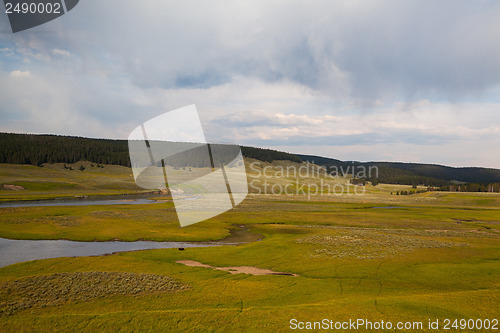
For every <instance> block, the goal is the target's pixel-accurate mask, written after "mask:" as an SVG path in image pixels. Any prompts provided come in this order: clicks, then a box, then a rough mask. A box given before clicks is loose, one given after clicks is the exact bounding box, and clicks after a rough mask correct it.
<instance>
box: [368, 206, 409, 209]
mask: <svg viewBox="0 0 500 333" xmlns="http://www.w3.org/2000/svg"><path fill="white" fill-rule="evenodd" d="M372 208H373V209H407V208H411V207H405V206H380V207H372Z"/></svg>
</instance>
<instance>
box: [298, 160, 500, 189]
mask: <svg viewBox="0 0 500 333" xmlns="http://www.w3.org/2000/svg"><path fill="white" fill-rule="evenodd" d="M297 156H299V157H300V158H301V159H302V160H303V161H309V162H311V163H315V164H319V165H323V166H325V167H327V168H329V169H330V170H331V169H335V168H337V169H341V168H342V170H347V168H348V167H350V169H349V170H352V169H353V167H354V169H355V170H357V169H359V168H363V167H364V168H366V169H368V168H369V167H370V166H376V167H377V169H378V175H377V177H375V175H368V177H367V178H372V179H373V178H377V181H380V182H382V183H388V184H405V185H412V184H417V185H420V184H425V185H431V186H445V185H449V184H450V182H453V181H455V182H464V183H482V184H489V183H499V182H500V170H499V169H490V168H473V167H467V168H454V167H448V166H443V165H436V164H418V163H397V162H366V163H365V162H356V161H354V162H347V161H340V160H336V159H332V158H326V157H319V156H313V155H297Z"/></svg>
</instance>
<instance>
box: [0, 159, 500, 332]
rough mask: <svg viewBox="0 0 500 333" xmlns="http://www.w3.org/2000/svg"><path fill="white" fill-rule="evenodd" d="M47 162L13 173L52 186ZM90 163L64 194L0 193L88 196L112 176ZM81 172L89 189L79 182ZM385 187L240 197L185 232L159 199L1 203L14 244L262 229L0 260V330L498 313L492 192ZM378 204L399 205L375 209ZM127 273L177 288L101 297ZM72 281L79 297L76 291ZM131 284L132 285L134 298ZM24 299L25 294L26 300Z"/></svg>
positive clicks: (283, 323) (225, 325) (283, 327)
mask: <svg viewBox="0 0 500 333" xmlns="http://www.w3.org/2000/svg"><path fill="white" fill-rule="evenodd" d="M30 168H34V167H30ZM54 168H55V170H52V171H50V170H49V169H48V168H47V169H45V168H36V169H34V170H32V169H29V170H28V171H26V170H25V171H26V174H25V175H24V176H22V177H21V176H18V178H19V180H18V181H20V182H25V184H26V187H27V188H28V183H29V182H35V183H36V182H37V180H36V179H38V181H39V182H41V183H43V179H45V178H43V177H46V176H47V179H46V180H47V181H49V182H48V184H52V183H57V181H56V180H54V177H55V176H54V175H56V174H59V172H63V173H64V172H65V171H61V170H59V169H57V168H58V166H54ZM106 168H107V167H106ZM106 168H105V169H104V170H106ZM0 169H1V170H3V172H4V174H3V175H2V176H1V177H4V178H1V177H0V179H1V180H0V182H1V183H4V184H13V182H10V181H11V180H13V179H14V178H15V175H14V176H13V175H12V174H9V175H7V176H5V172H6V170H10V172H11V173H14V174H15V172H16V171H15V168H12V169H9V167H7V166H2V168H0ZM42 169H44V170H43V171H42ZM23 170H24V169H23ZM47 170H49V171H47ZM102 170H103V169H100V170H96V171H95V173H96V174H95V175H94V176H95V177H96V178H94V179H93V180H92V177H90V175H81V174H76V175H75V174H71V173H69V171H68V174H64V177H66V178H61V179H62V182H63V183H64V184H68V182H70V181H74V183H75V184H76V185H75V187H73V188H64V186H61V187H57V186H56V187H54V186H52V185H46V186H47V190H46V191H45V192H44V191H42V190H35V189H32V190H28V191H27V192H34V193H35V194H32V193H27V192H24V194H22V193H21V194H18V193H16V194H15V195H13V194H5V192H7V191H4V192H2V196H3V197H4V198H6V197H9V196H10V197H12V196H16V195H17V196H18V198H23V195H26V198H34V197H36V196H43V195H52V194H54V195H55V194H58V193H59V194H60V193H65V194H67V195H75V194H77V193H82V192H79V190H78V191H77V190H76V189H79V188H81V187H84V186H86V188H87V190H88V191H90V192H92V193H97V192H98V191H100V189H99V188H98V187H99V186H100V185H103V184H106V182H110V180H109V179H113V175H111V174H110V175H109V176H106V172H107V171H102ZM23 172H24V171H23ZM30 172H33V173H34V175H35V176H36V177H34V179H32V180H28V179H29V175H30ZM44 172H47V174H43V173H44ZM73 172H80V171H73ZM84 172H85V171H84ZM125 173H126V170H123V174H125ZM20 174H22V172H20ZM50 175H52V176H54V177H52V176H51V177H49V176H50ZM8 177H10V178H8ZM37 177H39V178H37ZM71 177H73V178H71ZM78 177H82V178H80V179H78ZM106 177H111V178H109V179H108V178H106ZM7 178H8V179H7ZM16 179H17V178H16ZM106 179H107V180H106ZM6 180H7V181H6ZM87 180H88V181H89V184H91V185H89V184H86V183H85V184H84V182H86V181H87ZM122 181H125V182H128V180H117V183H116V184H119V183H120V182H122ZM280 181H281V180H280ZM92 182H94V183H92ZM111 183H112V182H111ZM92 184H93V185H92ZM107 184H109V183H107ZM40 186H44V185H40ZM106 186H108V185H106ZM127 186H128V185H127ZM102 187H104V185H103V186H102ZM110 187H111V186H110ZM125 188H127V187H126V186H125ZM396 188H400V186H390V185H383V184H382V185H379V186H378V187H375V188H373V187H370V186H369V187H368V188H367V194H366V195H365V196H360V197H352V196H351V197H349V196H347V195H344V196H338V197H325V196H318V197H313V198H312V200H305V199H304V197H301V196H293V197H288V196H253V195H251V196H249V197H248V198H247V199H246V200H245V201H244V202H243V203H242V204H241V205H239V206H238V207H237V208H235V209H233V210H231V211H229V212H226V213H224V214H222V215H219V216H217V217H215V218H212V219H210V220H208V221H204V222H202V223H197V224H194V225H192V226H189V227H186V228H180V227H179V225H178V222H177V219H176V216H175V212H174V210H173V205H172V203H169V202H165V203H157V204H151V205H116V206H64V207H62V206H61V207H31V208H27V207H25V208H0V237H7V238H13V239H61V238H64V239H73V240H111V239H121V240H127V241H132V240H138V239H150V240H176V241H180V240H196V241H201V240H215V239H221V238H223V237H225V236H227V235H229V230H230V229H231V228H233V227H234V225H247V226H249V227H250V229H251V231H252V232H256V233H259V234H262V235H263V236H264V239H263V240H262V241H257V242H252V243H248V244H243V245H239V246H219V247H210V248H187V249H185V251H178V250H177V249H164V250H148V251H137V252H128V253H118V254H114V255H107V256H94V257H78V258H70V257H66V258H56V259H47V260H37V261H31V262H25V263H19V264H15V265H10V266H7V267H4V268H0V285H2V286H4V287H3V290H4V292H3V293H0V297H1V299H0V303H5V302H7V303H9V302H11V303H12V302H14V303H15V304H16V308H15V311H13V312H12V313H11V314H9V315H3V316H0V331H2V332H17V331H36V332H43V331H54V330H60V331H73V332H74V331H86V332H95V331H108V332H116V331H125V332H128V331H130V332H132V331H166V332H179V331H189V332H237V331H250V332H275V331H290V329H289V321H290V319H292V318H295V319H297V320H299V321H320V320H322V319H324V318H327V319H331V320H334V321H346V320H349V319H358V318H363V319H367V320H371V321H380V320H384V321H392V322H393V323H396V322H398V321H422V322H423V323H424V327H426V326H425V325H426V323H427V321H428V319H432V320H435V319H440V321H441V322H442V321H443V319H445V318H448V319H462V318H464V319H469V318H473V319H477V318H483V319H484V318H489V319H494V318H498V308H499V307H500V292H499V288H500V241H499V239H500V232H499V221H500V205H499V198H500V196H499V195H492V194H473V193H465V194H464V193H423V194H418V195H412V196H395V195H392V196H391V195H390V192H391V189H396ZM39 189H40V187H39ZM9 193H11V192H9ZM384 206H399V207H400V208H385V209H384V208H374V207H384ZM177 260H196V261H199V262H201V263H204V264H208V265H211V266H216V267H228V266H256V267H260V268H266V269H271V270H273V271H279V272H289V273H295V274H298V275H299V276H297V277H293V276H278V275H268V276H252V275H246V274H234V275H233V274H230V273H228V272H224V271H220V270H212V269H210V268H203V267H188V266H184V265H182V264H178V263H176V261H177ZM95 272H107V273H105V274H108V275H106V276H110V277H112V278H108V277H106V278H104V279H102V283H101V282H99V283H100V284H99V283H98V282H95V283H96V288H98V289H99V288H101V289H99V290H105V291H106V292H102V293H101V292H97V294H95V293H94V294H92V292H91V291H90V290H89V289H92V288H88V286H85V285H82V281H81V279H80V280H79V279H76V280H75V281H74V282H73V280H72V279H69V278H68V277H73V276H87V275H86V274H90V276H94V274H95ZM99 274H101V273H99ZM103 274H104V273H103ZM122 274H123V275H122ZM137 274H150V275H151V276H154V277H155V278H158V279H160V280H161V279H163V278H164V279H166V280H167V281H176V283H179V285H183V286H189V288H185V289H184V290H182V291H178V292H173V293H172V292H168V293H158V292H156V291H155V290H150V289H148V288H145V286H147V285H150V284H151V283H149V282H144V283H145V284H141V283H136V282H134V283H135V284H133V288H131V289H130V288H129V289H127V288H125V291H124V292H107V291H108V290H111V291H113V290H122V289H119V288H118V287H119V286H120V285H121V284H122V282H120V281H122V277H126V276H129V275H130V276H132V277H134V276H136V275H137ZM148 276H149V275H148ZM61 277H63V280H62V282H61V283H58V284H57V285H63V286H67V288H68V290H70V292H69V294H68V295H69V296H68V295H67V296H60V297H52V296H51V295H52V291H53V290H56V291H57V293H59V292H60V290H61V288H59V287H55V285H54V284H50V285H47V283H46V282H44V281H48V280H49V281H52V280H54V279H55V280H56V281H59V279H61ZM12 286H17V287H15V288H14V287H12ZM26 286H29V287H26ZM21 287H22V288H21ZM37 287H38V289H36V288H37ZM108 287H109V288H108ZM143 287H144V288H143ZM8 288H10V289H8ZM33 288H34V289H33ZM64 288H66V287H64ZM64 288H63V289H64ZM75 288H82V289H81V290H82V291H81V292H77V293H74V290H77V289H75ZM117 288H118V289H117ZM135 288H143V289H141V290H143V291H144V292H134V290H135ZM7 289H8V290H14V291H15V293H14V294H13V295H11V294H10V293H7V292H5V290H7ZM23 290H24V291H23ZM30 290H31V291H30ZM33 290H37V291H36V292H34V291H33ZM44 291H45V292H44ZM30 295H31V297H35V299H36V300H37V302H35V303H34V304H31V305H30V301H29V300H30ZM71 295H73V296H74V297H73V296H71ZM75 295H76V296H75ZM92 295H94V296H95V297H92ZM80 296H81V297H80ZM26 304H27V305H30V306H26ZM360 331H364V330H360ZM424 331H426V330H424ZM427 331H428V330H427ZM439 331H441V332H443V331H444V330H439ZM451 331H452V332H453V330H451ZM379 332H380V331H379ZM433 332H436V331H433ZM448 332H449V331H448Z"/></svg>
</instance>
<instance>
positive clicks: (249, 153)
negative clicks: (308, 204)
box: [0, 133, 500, 187]
mask: <svg viewBox="0 0 500 333" xmlns="http://www.w3.org/2000/svg"><path fill="white" fill-rule="evenodd" d="M241 151H242V153H243V156H245V157H248V158H254V159H257V160H260V161H265V162H272V161H275V160H290V161H293V162H298V163H300V162H302V161H309V162H311V163H315V164H318V165H324V166H326V167H327V168H328V169H329V171H331V170H333V169H337V170H338V169H340V168H343V170H344V171H347V170H348V168H350V169H349V170H350V171H349V172H345V173H351V172H352V170H353V166H354V167H355V169H358V170H359V167H365V168H367V169H368V168H369V167H370V166H376V167H377V170H378V174H372V175H366V177H365V178H367V179H369V180H370V181H372V182H374V183H378V182H382V183H389V184H406V185H415V184H416V185H428V186H440V187H441V186H449V185H450V184H453V182H454V181H456V182H464V183H481V184H489V183H500V170H498V169H487V168H453V167H447V166H442V165H433V164H416V163H392V162H367V163H363V162H347V161H340V160H336V159H332V158H326V157H320V156H313V155H294V154H289V153H285V152H280V151H276V150H271V149H262V148H254V147H241ZM78 161H90V162H94V163H100V164H115V165H123V166H130V159H129V151H128V142H127V140H110V139H89V138H82V137H73V136H59V135H34V134H10V133H0V163H12V164H32V165H37V166H40V165H42V164H44V163H69V164H71V163H75V162H78Z"/></svg>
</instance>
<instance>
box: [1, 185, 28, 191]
mask: <svg viewBox="0 0 500 333" xmlns="http://www.w3.org/2000/svg"><path fill="white" fill-rule="evenodd" d="M2 187H3V188H4V189H5V190H12V191H24V190H26V189H25V188H24V187H22V186H19V185H8V184H3V185H2Z"/></svg>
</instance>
